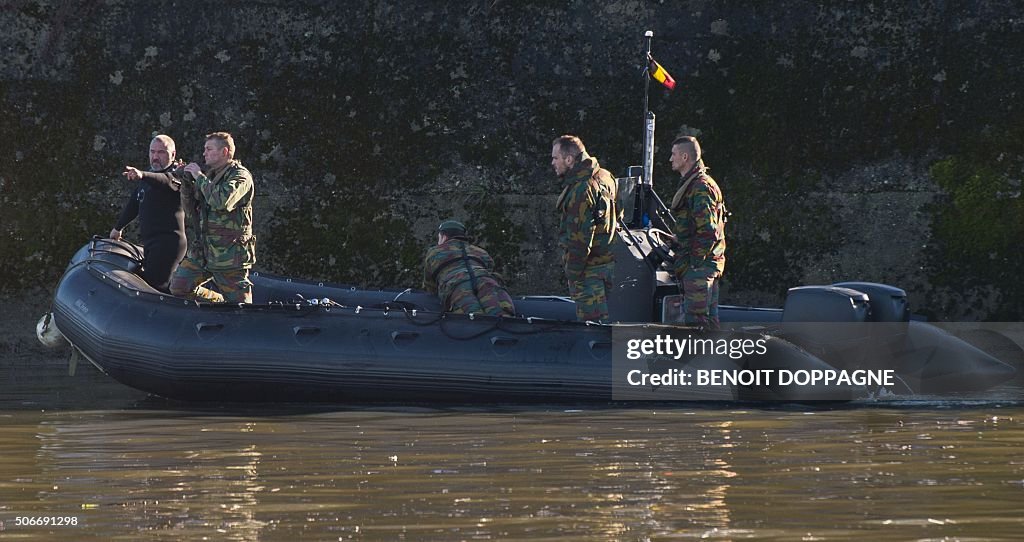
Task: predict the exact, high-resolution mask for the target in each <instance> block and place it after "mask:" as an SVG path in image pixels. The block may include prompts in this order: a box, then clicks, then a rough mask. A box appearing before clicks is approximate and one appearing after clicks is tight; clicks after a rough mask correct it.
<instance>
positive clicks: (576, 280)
mask: <svg viewBox="0 0 1024 542" xmlns="http://www.w3.org/2000/svg"><path fill="white" fill-rule="evenodd" d="M551 167H552V168H554V170H555V173H556V174H557V175H558V176H559V177H560V178H562V179H563V180H564V181H565V187H564V188H563V189H562V194H561V195H560V196H558V202H557V203H556V204H555V206H556V207H557V209H558V211H559V212H560V213H561V215H562V220H561V223H560V224H559V227H558V244H559V246H560V247H561V248H562V264H563V270H564V272H565V278H566V280H567V281H568V285H569V295H570V296H571V297H572V299H573V301H575V302H576V318H577V319H579V320H594V321H600V320H608V294H609V292H610V291H611V289H612V273H613V271H614V268H615V261H614V259H613V256H612V243H613V242H614V241H615V230H616V227H617V225H618V220H619V216H620V211H619V209H618V205H617V199H616V194H617V189H616V184H615V177H613V176H612V174H611V173H609V172H608V170H606V169H602V168H601V166H600V164H598V162H597V158H595V157H593V156H590V155H589V154H587V149H586V147H584V146H583V141H581V140H580V138H578V137H576V136H573V135H564V136H561V137H559V138H557V139H555V140H554V141H553V142H552V143H551Z"/></svg>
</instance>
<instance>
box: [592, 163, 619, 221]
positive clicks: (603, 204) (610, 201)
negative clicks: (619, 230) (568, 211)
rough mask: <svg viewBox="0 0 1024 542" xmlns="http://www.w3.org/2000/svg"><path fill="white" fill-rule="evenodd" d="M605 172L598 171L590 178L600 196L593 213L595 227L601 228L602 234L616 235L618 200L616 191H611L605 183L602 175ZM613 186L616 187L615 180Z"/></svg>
mask: <svg viewBox="0 0 1024 542" xmlns="http://www.w3.org/2000/svg"><path fill="white" fill-rule="evenodd" d="M603 171H604V170H601V169H596V170H594V173H593V174H591V176H590V179H591V181H593V182H594V184H596V185H597V191H598V193H599V194H600V196H599V197H598V199H597V202H595V203H594V208H593V209H592V210H591V212H592V215H593V218H594V226H596V227H597V228H599V229H600V231H601V232H602V233H607V234H614V233H615V228H616V227H617V226H618V214H619V213H618V211H617V210H616V206H615V199H616V198H615V193H614V191H611V190H610V189H609V184H608V183H605V182H603V179H602V175H601V173H602V172H603ZM609 175H610V174H609ZM611 186H615V181H614V180H612V182H611Z"/></svg>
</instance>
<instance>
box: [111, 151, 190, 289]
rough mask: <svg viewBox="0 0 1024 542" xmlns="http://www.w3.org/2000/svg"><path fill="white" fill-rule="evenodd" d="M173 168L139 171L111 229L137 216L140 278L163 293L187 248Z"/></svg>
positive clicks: (183, 219) (119, 228) (124, 224)
mask: <svg viewBox="0 0 1024 542" xmlns="http://www.w3.org/2000/svg"><path fill="white" fill-rule="evenodd" d="M172 169H173V168H172V167H168V168H167V169H164V170H162V171H142V172H140V173H142V179H141V180H140V181H139V184H138V187H136V189H135V190H134V191H133V192H132V196H131V197H130V198H129V199H128V202H127V203H125V206H124V209H122V210H121V216H119V217H118V219H117V224H116V225H115V226H114V229H116V230H123V229H124V227H125V226H126V225H127V224H128V223H129V222H131V221H132V220H134V219H135V218H136V217H138V219H139V231H140V234H141V236H142V245H143V247H144V248H145V255H144V258H143V262H142V278H144V279H146V282H148V283H149V285H150V286H152V287H153V288H156V289H157V290H160V291H162V292H168V289H167V285H168V283H169V282H170V279H171V274H172V273H173V272H174V269H175V268H176V267H178V262H180V261H181V259H182V258H183V257H184V256H185V248H186V243H185V213H184V212H183V211H182V209H181V196H180V195H179V194H178V187H179V186H180V183H179V182H178V181H177V179H175V178H174V176H173V175H172V174H171V171H172Z"/></svg>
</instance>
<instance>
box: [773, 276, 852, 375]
mask: <svg viewBox="0 0 1024 542" xmlns="http://www.w3.org/2000/svg"><path fill="white" fill-rule="evenodd" d="M870 313H871V309H870V304H869V299H868V295H867V294H865V293H863V292H858V291H857V290H851V289H850V288H842V287H839V286H799V287H796V288H790V289H789V292H788V293H787V294H786V304H785V306H784V308H783V310H782V332H783V335H784V337H785V338H786V339H788V340H790V341H792V342H794V343H796V344H799V345H800V346H802V347H804V348H805V349H807V350H808V351H809V352H811V353H812V354H815V355H816V356H818V357H820V358H822V359H825V360H826V361H829V362H832V363H833V364H836V363H837V362H839V364H840V365H842V366H845V367H859V366H861V365H863V362H864V355H865V349H864V345H865V343H866V341H867V340H868V339H869V337H870V333H871V331H870V326H869V325H867V322H868V321H869V316H870Z"/></svg>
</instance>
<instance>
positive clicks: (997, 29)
mask: <svg viewBox="0 0 1024 542" xmlns="http://www.w3.org/2000/svg"><path fill="white" fill-rule="evenodd" d="M1022 21H1024V19H1022V18H1021V16H1020V10H1019V5H1018V4H1017V3H1015V2H1012V1H985V0H978V1H967V2H945V1H939V0H933V1H925V2H918V3H914V4H913V5H907V6H903V5H899V4H894V3H857V2H831V3H826V4H824V5H822V4H819V3H811V2H797V1H782V2H715V1H697V0H693V1H684V2H663V3H658V2H644V1H622V0H620V1H603V2H602V1H598V2H588V1H572V2H567V3H551V2H528V1H506V0H497V1H496V0H484V1H468V2H438V1H426V0H409V1H402V2H397V1H392V2H388V1H366V2H353V1H349V2H346V1H342V2H335V1H327V0H323V1H320V0H307V1H302V2H290V1H283V0H281V1H275V0H267V1H262V2H239V3H221V4H217V5H216V6H215V7H211V6H208V5H206V4H203V3H199V2H195V3H193V2H163V3H154V2H134V1H113V0H110V1H82V2H74V3H70V2H53V1H31V0H24V1H11V2H6V3H3V4H2V5H0V27H2V28H4V29H5V31H4V35H3V36H2V37H0V50H2V52H3V53H2V54H0V206H2V212H0V289H2V290H3V291H4V292H14V291H17V290H20V289H24V288H27V287H30V286H33V285H38V284H39V283H40V282H42V283H43V284H47V285H51V284H53V283H54V281H56V280H57V278H58V277H59V275H60V273H61V271H62V269H63V267H64V265H65V263H66V261H67V258H68V257H69V256H70V255H71V254H72V253H73V251H74V250H75V249H76V247H78V246H80V245H81V244H82V243H83V242H84V241H85V240H86V239H87V238H88V236H90V235H93V234H104V233H106V232H108V231H109V230H110V227H111V226H112V225H113V221H114V219H115V217H116V214H117V212H118V210H119V208H120V206H121V204H122V203H123V201H124V198H125V196H126V194H127V189H128V187H127V186H126V184H127V183H126V182H125V181H123V180H120V178H119V177H118V173H119V172H120V171H121V170H122V169H123V166H124V165H126V164H132V165H136V166H141V165H145V163H146V147H147V144H148V140H149V138H150V137H151V136H152V135H153V134H155V133H161V132H162V133H167V134H169V135H171V136H172V137H174V138H175V139H176V140H177V142H178V147H179V152H180V154H181V155H182V156H183V157H185V158H188V159H195V158H198V157H199V155H200V150H201V146H202V138H203V135H204V134H206V133H208V132H211V131H215V130H227V131H230V132H232V133H234V134H235V135H236V137H237V141H238V157H239V158H240V159H241V160H242V161H243V163H245V164H246V165H247V166H248V167H249V168H250V169H251V170H252V171H253V173H254V175H255V177H256V180H257V183H258V195H257V203H256V213H257V221H258V223H257V226H256V230H257V231H256V233H257V235H258V237H259V240H260V247H259V267H260V268H262V269H265V270H268V271H272V272H277V273H286V274H292V275H299V276H305V277H311V278H312V277H315V278H320V279H325V280H336V281H344V282H352V283H358V284H365V285H379V286H397V285H418V283H419V280H420V269H419V265H420V262H419V258H420V256H421V254H422V252H423V250H424V249H425V248H426V246H427V244H428V243H430V242H431V241H432V239H433V228H434V227H435V226H436V224H437V222H438V221H440V220H442V219H445V218H450V217H453V218H459V219H462V220H465V221H466V222H467V223H469V224H470V225H471V227H472V228H473V229H474V230H475V233H476V234H477V236H478V238H479V240H480V243H481V244H482V245H484V246H485V247H487V248H488V249H489V250H491V251H492V253H493V254H494V255H495V257H496V259H497V260H498V261H499V263H500V265H501V266H502V271H503V274H504V275H505V276H506V278H508V279H509V281H510V283H511V286H512V289H513V290H514V291H515V292H517V293H526V292H531V293H561V292H562V283H561V279H560V277H559V276H558V269H557V267H558V266H557V265H556V264H555V262H557V261H558V256H557V254H556V250H555V249H554V248H553V247H552V242H553V239H554V230H555V223H556V216H555V214H554V212H553V203H554V199H555V197H556V195H557V192H558V187H557V183H556V180H555V179H554V177H553V174H552V173H551V171H550V167H549V164H548V162H549V158H548V153H549V150H550V147H549V143H550V141H551V139H552V138H554V137H555V136H557V135H560V134H562V133H566V132H571V133H576V134H579V135H581V136H582V137H583V138H584V140H585V141H586V143H587V145H588V147H589V148H590V150H591V152H592V153H593V154H595V155H596V156H598V157H599V158H600V160H601V162H602V163H603V164H604V165H605V166H606V167H608V168H609V169H611V170H612V171H613V172H615V173H617V174H621V173H624V171H625V168H626V167H627V166H629V165H633V164H637V163H639V161H640V146H641V139H640V138H641V126H642V116H641V114H642V88H643V81H642V79H641V77H640V69H641V65H642V62H641V61H642V56H641V55H642V52H643V45H644V44H643V39H642V34H643V31H644V30H647V29H651V30H653V31H654V32H655V35H656V37H655V41H654V55H655V57H656V58H657V59H658V61H659V62H660V63H661V64H662V65H663V66H665V68H666V69H668V70H669V71H670V72H671V73H672V74H673V76H674V77H675V78H676V80H677V81H678V83H679V86H678V90H677V91H676V92H675V93H673V94H672V95H671V96H665V95H663V93H662V92H661V91H660V90H657V89H656V88H655V87H652V93H651V107H652V109H653V110H654V111H656V113H657V115H658V122H659V124H658V127H659V128H658V134H657V142H658V150H657V155H656V157H655V162H656V165H657V170H656V175H655V183H656V186H657V188H658V190H659V192H661V194H662V196H663V197H667V196H670V195H671V193H672V192H673V190H674V185H675V180H676V179H675V177H674V175H673V174H672V172H671V171H669V168H668V163H667V160H668V152H669V149H668V145H669V143H670V142H671V140H672V138H673V137H674V136H675V135H677V134H679V133H688V134H696V135H698V136H699V137H700V138H701V141H702V143H703V144H704V148H705V153H706V154H705V156H706V161H707V163H708V165H709V166H710V167H711V168H712V174H713V175H714V176H715V177H716V178H717V179H718V180H719V182H720V184H721V185H722V187H723V189H724V191H725V193H726V198H727V201H728V204H729V207H730V209H731V210H732V211H733V212H734V215H733V218H732V220H731V222H730V224H729V231H728V234H729V236H730V240H729V243H730V248H729V254H728V257H729V264H728V269H727V272H726V284H725V287H726V290H725V292H724V301H726V302H733V303H759V304H760V303H780V302H781V300H782V297H783V296H784V294H785V290H786V288H788V287H790V286H793V285H796V284H799V283H807V282H818V283H822V282H831V281H836V280H845V279H861V280H874V281H879V282H888V283H893V284H896V285H899V286H901V287H903V288H905V289H907V290H908V291H909V292H910V294H911V301H912V303H913V306H914V308H915V310H916V311H918V312H923V313H925V314H928V315H929V316H931V317H933V318H988V319H1019V318H1020V317H1021V314H1022V311H1024V287H1022V286H1020V281H1019V280H1018V279H1017V278H1016V277H1017V276H1018V275H1019V274H1020V270H1021V264H1022V263H1024V262H1022V261H1021V258H1022V257H1021V253H1022V251H1020V250H1019V248H1017V244H1018V242H1019V240H1020V238H1021V232H1022V229H1024V223H1022V220H1024V214H1022V213H1021V203H1020V179H1021V177H1022V169H1024V115H1022V113H1021V105H1020V103H1021V100H1020V89H1021V88H1024V73H1022V71H1024V69H1022V66H1024V48H1021V47H1019V43H1022V42H1024V35H1022V34H1024V22H1022Z"/></svg>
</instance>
